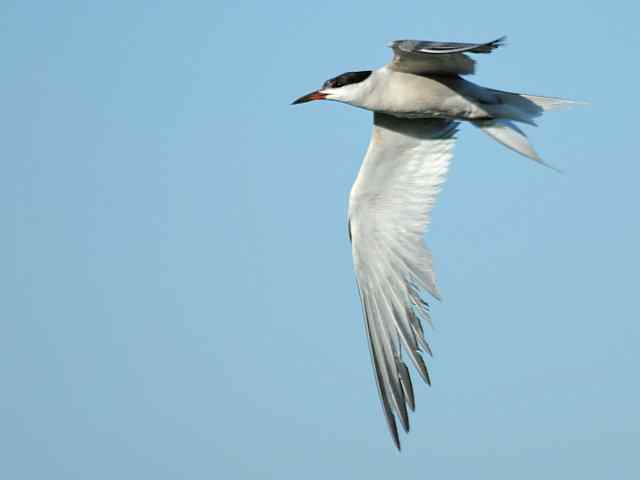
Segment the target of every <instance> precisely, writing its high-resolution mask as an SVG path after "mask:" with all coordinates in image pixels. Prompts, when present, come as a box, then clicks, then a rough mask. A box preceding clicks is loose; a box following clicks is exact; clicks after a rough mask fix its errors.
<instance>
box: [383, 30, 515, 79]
mask: <svg viewBox="0 0 640 480" xmlns="http://www.w3.org/2000/svg"><path fill="white" fill-rule="evenodd" d="M506 38H507V37H500V38H498V39H496V40H493V41H491V42H485V43H457V42H431V41H421V40H396V41H395V42H392V43H391V44H390V45H389V46H390V47H391V48H392V49H393V53H394V56H393V60H392V62H391V64H390V65H389V67H390V68H391V69H393V70H397V71H401V72H408V73H416V74H440V75H470V74H472V73H474V71H475V61H474V60H472V59H471V58H469V57H468V56H467V55H464V53H465V52H466V53H490V52H492V51H493V50H494V49H496V48H498V47H500V46H502V45H504V42H505V40H506Z"/></svg>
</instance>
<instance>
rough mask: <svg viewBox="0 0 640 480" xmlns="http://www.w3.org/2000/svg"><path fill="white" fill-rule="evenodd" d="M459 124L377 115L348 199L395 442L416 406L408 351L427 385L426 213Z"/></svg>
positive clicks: (429, 274) (430, 283) (429, 280)
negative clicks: (409, 412) (398, 424)
mask: <svg viewBox="0 0 640 480" xmlns="http://www.w3.org/2000/svg"><path fill="white" fill-rule="evenodd" d="M456 127H457V123H456V122H453V121H449V120H443V119H401V118H396V117H392V116H389V115H385V114H381V113H375V114H374V128H373V133H372V138H371V143H370V145H369V149H368V151H367V154H366V156H365V159H364V162H363V164H362V167H361V168H360V172H359V174H358V178H357V179H356V182H355V184H354V186H353V189H352V190H351V195H350V199H349V231H350V235H351V240H352V251H353V259H354V269H355V272H356V281H357V285H358V289H359V292H360V299H361V301H362V307H363V312H364V318H365V326H366V330H367V335H368V338H369V348H370V351H371V358H372V363H373V367H374V370H375V378H376V384H377V387H378V393H379V395H380V400H381V403H382V407H383V410H384V414H385V417H386V419H387V423H388V425H389V429H390V431H391V435H392V437H393V440H394V442H395V444H396V446H397V447H398V448H400V441H399V436H398V430H397V427H396V417H397V418H398V420H399V421H400V423H401V425H402V426H403V429H404V430H405V431H408V430H409V416H408V411H407V407H409V409H410V410H414V408H415V398H414V392H413V385H412V383H411V377H410V374H409V369H408V368H407V365H406V364H405V363H404V361H403V359H402V356H403V353H404V352H406V353H407V355H408V356H409V358H410V359H411V363H412V364H413V365H414V367H415V369H416V370H417V372H418V373H419V374H420V376H421V377H422V378H423V380H424V381H425V382H426V383H428V384H430V378H429V372H428V370H427V365H426V363H425V362H424V359H423V358H422V352H427V353H428V354H429V355H431V348H430V347H429V344H428V343H427V341H426V339H425V337H424V330H423V328H422V321H428V322H429V323H430V322H431V319H430V316H429V310H428V304H427V302H426V301H425V299H424V298H423V295H424V292H430V293H431V294H432V295H433V296H434V297H436V298H437V297H438V291H437V288H436V282H435V276H434V273H433V269H432V261H431V254H430V253H429V251H428V250H427V249H426V247H425V246H424V244H423V236H424V232H425V230H426V228H427V225H428V222H429V213H430V211H431V209H432V207H433V205H434V203H435V198H436V195H437V193H438V191H439V190H440V187H441V185H442V183H443V182H444V179H445V176H446V173H447V170H448V167H449V162H450V160H451V157H452V149H453V143H454V135H455V131H456Z"/></svg>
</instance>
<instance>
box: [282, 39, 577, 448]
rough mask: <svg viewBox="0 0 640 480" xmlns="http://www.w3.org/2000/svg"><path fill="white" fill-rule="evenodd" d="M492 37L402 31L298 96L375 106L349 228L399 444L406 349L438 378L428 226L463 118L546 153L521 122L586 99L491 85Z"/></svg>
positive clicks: (425, 375)
mask: <svg viewBox="0 0 640 480" xmlns="http://www.w3.org/2000/svg"><path fill="white" fill-rule="evenodd" d="M505 39H506V37H501V38H499V39H497V40H494V41H491V42H487V43H457V42H433V41H420V40H397V41H394V42H392V43H391V44H390V45H389V46H390V47H391V48H392V49H393V53H394V56H393V59H392V61H391V62H390V63H389V64H387V65H385V66H383V67H382V68H380V69H378V70H374V71H371V70H366V71H358V72H347V73H343V74H342V75H338V76H337V77H335V78H331V79H329V80H327V81H326V82H325V83H324V84H323V85H322V88H320V89H319V90H316V91H314V92H311V93H309V94H307V95H304V96H302V97H300V98H298V99H297V100H295V101H294V102H293V104H300V103H305V102H310V101H312V100H333V101H336V102H342V103H346V104H348V105H352V106H354V107H359V108H363V109H365V110H370V111H372V112H373V132H372V135H371V140H370V143H369V147H368V150H367V152H366V154H365V157H364V160H363V162H362V165H361V167H360V171H359V173H358V176H357V178H356V181H355V183H354V185H353V188H352V189H351V194H350V196H349V212H348V233H349V239H350V241H351V247H352V254H353V264H354V270H355V274H356V284H357V287H358V291H359V294H360V301H361V303H362V310H363V315H364V323H365V327H366V332H367V337H368V340H369V350H370V352H371V359H372V363H373V369H374V371H375V379H376V384H377V387H378V393H379V396H380V401H381V403H382V407H383V411H384V415H385V417H386V421H387V424H388V427H389V430H390V432H391V436H392V438H393V441H394V443H395V445H396V447H397V448H398V450H400V439H399V435H398V428H397V426H396V418H397V419H398V420H399V421H400V424H401V425H402V427H403V429H404V431H405V432H408V431H409V414H408V410H407V408H409V409H410V410H412V411H413V410H414V409H415V399H414V393H413V386H412V383H411V376H410V374H409V369H408V367H407V365H406V363H405V361H404V357H405V355H406V356H407V357H409V359H410V360H411V363H412V364H413V366H414V367H415V369H416V371H417V372H418V373H419V375H420V376H421V377H422V379H423V380H424V381H425V382H426V383H427V384H429V385H430V384H431V380H430V378H429V372H428V370H427V365H426V363H425V361H424V358H423V356H422V355H423V354H424V353H426V354H428V355H432V353H431V348H430V346H429V343H428V342H427V340H426V338H425V334H424V330H423V327H422V324H423V322H425V321H426V322H428V323H431V317H430V313H429V304H428V302H427V293H428V294H430V295H431V296H432V297H433V298H435V299H438V300H439V299H440V293H439V292H438V288H437V287H436V278H435V274H434V271H433V267H432V257H431V252H430V251H429V250H428V248H427V247H426V246H425V245H424V240H423V238H424V234H425V231H426V229H427V226H428V224H429V220H430V212H431V209H432V208H433V205H434V203H435V200H436V195H437V194H438V192H439V191H440V189H441V187H442V184H443V183H444V180H445V177H446V174H447V170H448V168H449V163H450V162H451V158H452V155H453V145H454V142H455V138H456V137H455V135H456V130H457V127H458V125H459V123H460V122H462V121H465V122H469V123H471V124H472V125H474V126H476V127H478V128H479V129H480V130H481V131H483V132H484V133H486V134H487V135H489V136H490V137H492V138H493V139H495V140H497V141H498V142H500V143H502V144H503V145H505V146H507V147H508V148H511V149H512V150H515V151H516V152H518V153H520V154H522V155H524V156H525V157H528V158H530V159H532V160H534V161H536V162H539V163H543V164H544V162H543V161H542V159H541V158H540V156H539V155H538V154H537V153H536V151H535V150H534V149H533V147H532V146H531V144H530V143H529V141H528V139H527V137H526V135H525V134H524V132H523V131H522V130H521V129H520V128H519V127H518V126H516V124H515V123H514V122H518V123H525V124H529V125H534V126H535V125H536V124H535V122H534V120H535V119H536V118H537V117H539V116H540V115H542V114H543V112H545V111H548V110H555V109H558V108H561V107H566V106H569V105H571V104H575V103H579V102H574V101H571V100H564V99H560V98H553V97H541V96H536V95H526V94H522V93H513V92H506V91H501V90H494V89H491V88H485V87H482V86H479V85H476V84H475V83H472V82H470V81H468V80H465V79H464V78H462V76H463V75H470V74H473V73H474V69H475V61H474V60H472V59H471V58H470V57H469V56H468V55H466V54H468V53H490V52H492V51H493V50H494V49H496V48H498V47H500V46H501V45H503V44H504V41H505Z"/></svg>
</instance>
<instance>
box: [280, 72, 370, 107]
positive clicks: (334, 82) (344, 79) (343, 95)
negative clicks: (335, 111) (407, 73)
mask: <svg viewBox="0 0 640 480" xmlns="http://www.w3.org/2000/svg"><path fill="white" fill-rule="evenodd" d="M370 75H371V70H365V71H362V72H347V73H343V74H342V75H338V76H337V77H334V78H331V79H329V80H327V81H326V82H324V84H323V85H322V88H320V89H319V90H316V91H314V92H311V93H308V94H307V95H303V96H302V97H300V98H298V99H297V100H294V101H293V102H292V104H291V105H297V104H299V103H305V102H310V101H312V100H334V101H336V102H343V103H349V104H356V105H357V104H358V103H359V102H358V100H359V99H360V98H361V97H362V95H364V94H366V90H367V86H366V85H365V84H366V82H365V80H366V79H368V78H369V76H370Z"/></svg>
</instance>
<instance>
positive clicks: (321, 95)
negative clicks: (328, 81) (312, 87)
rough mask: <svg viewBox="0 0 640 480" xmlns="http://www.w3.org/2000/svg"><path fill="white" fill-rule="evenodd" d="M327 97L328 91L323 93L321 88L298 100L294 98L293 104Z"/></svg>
mask: <svg viewBox="0 0 640 480" xmlns="http://www.w3.org/2000/svg"><path fill="white" fill-rule="evenodd" d="M325 98H327V94H326V93H321V92H320V91H319V90H316V91H315V92H311V93H308V94H307V95H303V96H302V97H300V98H298V99H297V100H294V101H293V102H291V105H297V104H299V103H306V102H310V101H311V100H324V99H325Z"/></svg>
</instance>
